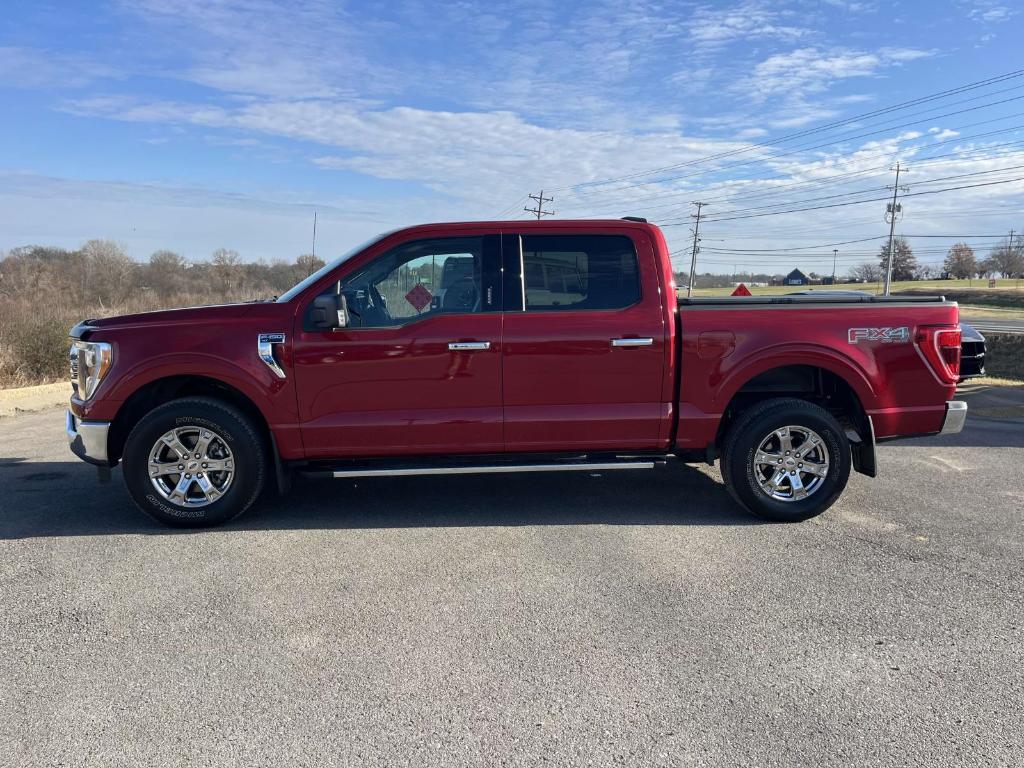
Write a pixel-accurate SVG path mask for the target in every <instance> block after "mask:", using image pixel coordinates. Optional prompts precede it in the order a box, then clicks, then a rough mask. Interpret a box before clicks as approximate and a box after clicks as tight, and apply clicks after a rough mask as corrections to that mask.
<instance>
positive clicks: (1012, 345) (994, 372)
mask: <svg viewBox="0 0 1024 768" xmlns="http://www.w3.org/2000/svg"><path fill="white" fill-rule="evenodd" d="M985 373H987V374H988V375H989V376H995V377H998V378H1001V379H1014V380H1016V381H1024V336H1011V335H1009V334H998V333H986V334H985Z"/></svg>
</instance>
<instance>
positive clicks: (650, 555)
mask: <svg viewBox="0 0 1024 768" xmlns="http://www.w3.org/2000/svg"><path fill="white" fill-rule="evenodd" d="M969 398H970V399H971V401H972V408H973V410H972V413H971V416H970V418H969V420H968V424H967V428H966V429H965V431H964V432H963V433H962V434H961V435H957V436H950V437H944V438H930V439H924V440H916V441H907V442H904V443H895V444H888V445H885V446H883V447H881V448H880V459H881V467H882V475H881V476H880V477H879V478H878V479H876V480H871V479H868V478H865V477H862V476H859V475H855V476H853V477H852V479H851V483H850V487H849V488H848V490H847V492H846V494H845V495H844V497H843V498H842V499H841V500H840V502H839V503H838V504H837V505H836V506H835V507H833V508H832V509H831V510H830V511H829V512H827V513H826V514H825V515H824V516H823V517H821V518H819V519H817V520H815V521H811V522H807V523H803V524H799V525H769V524H760V523H758V522H757V521H756V520H753V519H751V518H748V517H747V516H745V515H744V514H743V513H741V512H740V511H739V510H737V509H736V508H735V507H734V506H733V504H732V502H731V500H730V498H729V497H728V495H727V494H726V492H725V490H724V489H723V488H722V487H721V485H720V478H719V475H718V473H717V471H716V470H714V469H710V468H707V467H704V468H691V467H685V466H673V467H669V468H666V469H664V470H659V471H654V472H637V473H634V472H630V473H610V474H607V475H604V476H596V477H590V476H580V475H576V474H570V475H564V476H556V475H540V476H527V475H512V476H507V477H495V476H489V477H456V478H451V479H448V478H405V479H401V480H398V479H396V480H384V479H373V480H367V481H360V482H358V483H354V482H352V481H347V482H341V481H317V482H308V481H307V482H302V483H300V484H298V486H297V488H296V492H295V493H294V494H293V495H292V496H290V497H288V498H286V499H283V500H271V501H267V502H263V503H262V504H261V505H260V507H258V508H257V509H256V510H255V511H254V512H251V513H250V514H248V515H247V516H245V517H243V518H241V519H239V520H238V521H236V522H235V523H233V524H231V525H230V526H228V527H225V528H222V529H218V530H213V531H204V532H177V531H171V530H168V529H165V528H162V527H159V526H158V525H156V524H155V523H152V522H150V521H149V520H148V519H147V518H145V517H143V516H142V515H141V513H139V512H137V511H136V509H135V508H134V507H133V505H132V504H131V502H130V501H129V499H128V496H127V494H126V492H125V490H124V488H123V486H122V483H121V479H120V476H119V473H118V472H115V473H114V482H113V483H112V484H110V485H107V486H100V485H97V484H96V482H95V479H94V472H93V470H92V469H91V468H90V467H88V466H86V465H84V464H82V463H80V462H78V461H77V460H74V459H73V457H71V455H70V454H69V453H68V451H67V448H66V445H65V444H64V442H63V414H62V413H61V412H60V411H59V410H48V411H45V412H42V413H36V414H27V415H20V416H16V417H12V418H4V419H0V485H2V487H3V489H4V490H3V493H2V494H0V748H2V752H0V754H2V755H3V757H2V758H0V761H2V763H3V764H5V765H10V766H22V765H69V766H70V765H132V766H141V765H147V766H148V765H153V766H176V765H221V764H223V765H238V766H284V765H308V766H320V765H328V764H339V765H343V764H350V765H357V764H360V765H468V764H485V763H486V764H488V765H531V766H532V765H537V764H541V763H548V764H552V765H574V766H575V765H609V764H627V765H643V766H651V765H699V766H710V765H757V766H771V765H780V766H781V765H808V766H827V765H857V766H872V765H893V766H897V765H898V766H904V765H936V766H950V765H972V766H973V765H980V764H984V765H1020V764H1022V763H1024V747H1022V740H1024V715H1022V714H1021V710H1022V707H1024V672H1022V670H1024V608H1022V597H1024V578H1022V577H1024V522H1022V515H1024V479H1022V471H1024V470H1022V468H1024V389H1015V390H1013V389H999V390H994V389H984V390H982V391H979V392H976V393H973V394H971V395H969Z"/></svg>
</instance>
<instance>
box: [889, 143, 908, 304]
mask: <svg viewBox="0 0 1024 768" xmlns="http://www.w3.org/2000/svg"><path fill="white" fill-rule="evenodd" d="M892 170H895V171H896V183H895V184H893V186H892V202H891V203H888V204H886V206H885V216H886V218H887V219H888V221H889V258H887V259H886V262H887V263H886V265H885V295H886V296H888V295H889V286H890V284H891V283H892V262H893V256H894V255H895V254H893V252H892V243H893V236H894V235H895V234H896V219H897V217H899V218H902V213H903V205H902V204H901V203H897V202H896V195H898V194H899V191H900V170H901V168H900V164H899V162H898V161H897V163H896V167H895V168H894V169H892ZM902 170H906V169H902ZM904 191H906V190H904Z"/></svg>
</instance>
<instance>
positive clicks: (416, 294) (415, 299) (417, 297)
mask: <svg viewBox="0 0 1024 768" xmlns="http://www.w3.org/2000/svg"><path fill="white" fill-rule="evenodd" d="M432 298H433V296H431V294H430V291H428V290H427V289H426V288H424V287H423V283H416V285H414V286H413V288H412V290H411V291H409V292H408V293H407V294H405V300H406V301H408V302H409V303H410V304H412V306H413V308H414V309H415V310H416V311H417V312H422V311H423V308H424V307H425V306H427V305H428V304H429V303H430V300H431V299H432Z"/></svg>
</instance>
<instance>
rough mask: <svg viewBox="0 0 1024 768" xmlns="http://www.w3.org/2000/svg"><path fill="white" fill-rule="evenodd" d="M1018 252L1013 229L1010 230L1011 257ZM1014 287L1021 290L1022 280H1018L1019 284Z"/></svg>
mask: <svg viewBox="0 0 1024 768" xmlns="http://www.w3.org/2000/svg"><path fill="white" fill-rule="evenodd" d="M1016 252H1017V249H1016V248H1014V247H1013V230H1012V229H1011V230H1010V255H1011V256H1012V255H1013V254H1014V253H1016ZM997 285H998V283H997ZM1014 287H1015V288H1019V287H1020V278H1017V282H1016V284H1015V285H1014Z"/></svg>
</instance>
